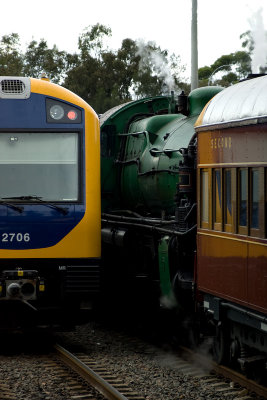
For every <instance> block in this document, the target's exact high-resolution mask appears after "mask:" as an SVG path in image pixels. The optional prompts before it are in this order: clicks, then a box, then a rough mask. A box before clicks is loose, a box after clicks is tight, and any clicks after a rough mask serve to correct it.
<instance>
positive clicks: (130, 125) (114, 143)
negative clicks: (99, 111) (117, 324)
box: [100, 87, 221, 313]
mask: <svg viewBox="0 0 267 400" xmlns="http://www.w3.org/2000/svg"><path fill="white" fill-rule="evenodd" d="M219 91H221V88H219V87H207V88H200V89H196V90H194V91H192V92H191V93H190V95H189V97H188V98H187V96H185V95H184V93H181V95H180V96H179V97H178V99H177V100H176V101H175V99H174V96H173V95H172V96H171V97H164V96H163V97H160V96H158V97H153V98H146V99H142V100H137V101H133V102H130V103H127V104H124V105H121V106H118V107H115V108H114V109H112V110H109V111H108V112H106V113H105V114H103V115H102V116H101V118H100V125H101V151H102V155H101V165H102V171H101V178H102V187H101V194H102V246H103V262H104V270H105V277H107V276H108V278H107V287H109V286H110V285H109V283H110V281H111V279H112V281H113V282H114V281H115V282H116V284H117V285H118V290H115V289H114V284H113V285H111V286H112V288H113V289H112V297H114V294H115V293H119V297H120V298H123V296H127V297H131V298H132V300H133V302H134V303H137V302H138V301H140V302H141V303H142V308H143V309H144V307H148V308H149V307H150V306H151V303H154V300H155V299H160V303H161V305H162V306H166V305H167V306H171V307H172V306H174V305H176V304H177V302H178V301H179V299H181V298H183V299H184V300H183V301H182V302H180V301H179V303H180V304H182V309H181V312H182V313H186V312H187V311H186V310H189V309H190V310H191V311H192V309H193V302H192V299H193V296H192V291H193V289H194V285H193V277H194V258H195V250H196V240H195V237H196V193H195V185H196V183H195V179H196V176H195V169H196V140H195V132H194V124H195V122H196V120H197V117H198V116H199V114H200V112H201V111H202V109H203V107H204V106H205V104H206V103H207V102H208V101H209V100H210V99H211V98H212V97H213V96H214V95H215V94H216V93H218V92H219ZM137 293H138V295H137ZM185 299H187V301H185Z"/></svg>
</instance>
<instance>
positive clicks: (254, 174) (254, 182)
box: [251, 169, 259, 229]
mask: <svg viewBox="0 0 267 400" xmlns="http://www.w3.org/2000/svg"><path fill="white" fill-rule="evenodd" d="M251 228H254V229H258V228H259V171H258V170H256V169H253V170H252V171H251Z"/></svg>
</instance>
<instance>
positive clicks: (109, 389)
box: [54, 344, 128, 400]
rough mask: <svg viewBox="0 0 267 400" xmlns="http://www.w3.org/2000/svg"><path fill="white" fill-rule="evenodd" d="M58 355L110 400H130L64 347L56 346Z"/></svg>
mask: <svg viewBox="0 0 267 400" xmlns="http://www.w3.org/2000/svg"><path fill="white" fill-rule="evenodd" d="M54 348H55V350H56V351H57V354H58V355H59V357H60V359H61V360H62V361H63V363H64V364H65V365H67V366H68V367H69V368H70V369H71V370H73V371H75V372H76V373H77V374H78V375H79V376H81V377H82V378H83V379H84V380H85V381H86V382H87V383H89V384H90V385H91V386H93V387H94V388H95V389H96V390H98V392H100V393H101V394H102V395H103V396H104V397H105V398H106V399H108V400H128V399H127V397H125V396H124V395H123V394H121V393H120V392H119V391H118V390H117V389H115V388H114V387H113V386H111V385H110V384H109V383H108V382H106V381H105V380H104V379H103V378H101V376H99V375H98V374H96V373H95V372H94V371H93V370H92V369H91V368H89V367H88V366H87V365H86V364H84V363H83V362H82V361H81V360H79V359H78V358H77V357H76V356H74V355H73V354H71V353H70V352H69V351H68V350H66V349H64V347H62V346H60V345H59V344H56V345H55V346H54Z"/></svg>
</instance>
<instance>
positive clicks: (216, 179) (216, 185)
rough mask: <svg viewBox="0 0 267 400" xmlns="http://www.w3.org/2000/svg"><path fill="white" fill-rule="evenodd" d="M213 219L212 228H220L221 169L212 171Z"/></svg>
mask: <svg viewBox="0 0 267 400" xmlns="http://www.w3.org/2000/svg"><path fill="white" fill-rule="evenodd" d="M213 220H214V229H215V230H221V229H222V176H221V170H220V169H215V170H214V171H213Z"/></svg>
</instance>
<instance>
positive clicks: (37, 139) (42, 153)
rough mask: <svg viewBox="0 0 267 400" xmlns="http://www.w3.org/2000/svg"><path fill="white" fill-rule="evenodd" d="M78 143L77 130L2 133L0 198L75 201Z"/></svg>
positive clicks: (77, 175) (0, 146)
mask: <svg viewBox="0 0 267 400" xmlns="http://www.w3.org/2000/svg"><path fill="white" fill-rule="evenodd" d="M78 143H79V138H78V133H77V132H70V133H69V132H14V133H1V134H0V171H1V173H0V197H1V198H3V197H5V198H9V197H20V196H38V197H40V198H41V199H42V200H44V201H63V202H64V201H68V202H69V201H77V200H78V197H79V151H78V150H79V145H78ZM7 176H8V177H10V178H9V179H6V177H7Z"/></svg>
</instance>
